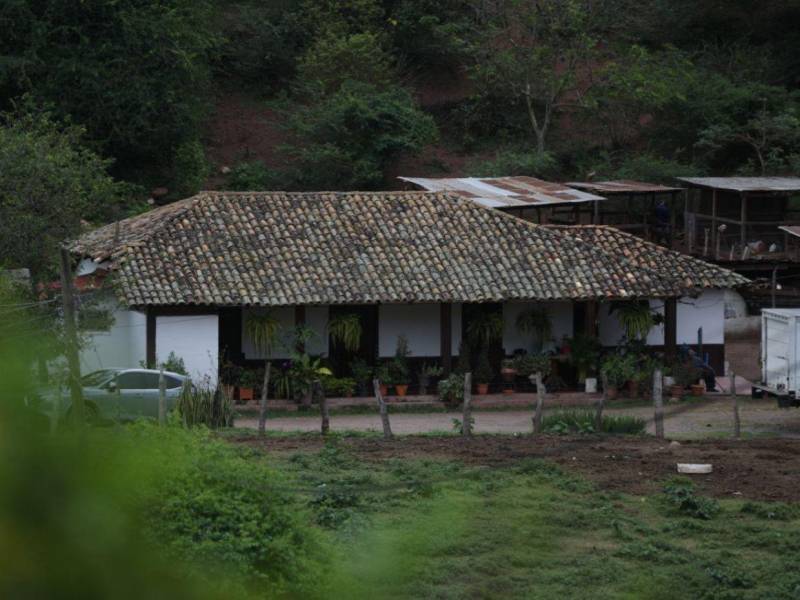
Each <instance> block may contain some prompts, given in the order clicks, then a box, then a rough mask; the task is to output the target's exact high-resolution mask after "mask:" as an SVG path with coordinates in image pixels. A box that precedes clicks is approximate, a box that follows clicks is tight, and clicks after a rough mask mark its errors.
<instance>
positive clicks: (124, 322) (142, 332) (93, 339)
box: [80, 300, 147, 373]
mask: <svg viewBox="0 0 800 600" xmlns="http://www.w3.org/2000/svg"><path fill="white" fill-rule="evenodd" d="M102 307H103V308H105V309H106V310H109V311H111V313H112V316H113V318H114V323H113V325H112V326H111V328H110V329H109V330H108V331H91V332H87V333H86V336H85V339H86V343H85V345H84V347H83V348H82V349H81V352H80V360H81V373H91V372H92V371H97V370H98V369H107V368H111V367H122V368H134V367H138V366H139V363H140V361H143V360H145V348H146V346H147V329H146V324H147V323H146V322H147V319H146V317H145V315H144V313H142V312H138V311H135V310H127V309H125V308H121V307H120V306H118V304H117V303H116V302H115V301H112V300H109V301H108V302H105V303H104V304H103V305H102Z"/></svg>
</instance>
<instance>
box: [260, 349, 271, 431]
mask: <svg viewBox="0 0 800 600" xmlns="http://www.w3.org/2000/svg"><path fill="white" fill-rule="evenodd" d="M271 370H272V363H271V362H269V361H267V364H266V365H264V383H263V384H262V386H261V401H260V402H259V403H258V433H260V434H263V433H264V432H266V430H267V394H269V373H270V371H271Z"/></svg>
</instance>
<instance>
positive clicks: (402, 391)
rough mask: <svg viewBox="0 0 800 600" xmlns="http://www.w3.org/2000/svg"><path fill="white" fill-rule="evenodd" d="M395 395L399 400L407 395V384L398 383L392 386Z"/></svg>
mask: <svg viewBox="0 0 800 600" xmlns="http://www.w3.org/2000/svg"><path fill="white" fill-rule="evenodd" d="M394 391H395V393H396V394H397V395H398V396H400V397H401V398H402V397H403V396H405V395H406V394H407V393H408V384H407V383H398V384H396V385H395V386H394Z"/></svg>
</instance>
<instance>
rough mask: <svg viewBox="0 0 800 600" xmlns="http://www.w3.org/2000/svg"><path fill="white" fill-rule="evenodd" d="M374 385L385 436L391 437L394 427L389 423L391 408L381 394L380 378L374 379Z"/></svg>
mask: <svg viewBox="0 0 800 600" xmlns="http://www.w3.org/2000/svg"><path fill="white" fill-rule="evenodd" d="M372 385H373V387H374V388H375V399H376V400H377V401H378V410H380V413H381V424H382V425H383V437H384V439H387V440H388V439H389V438H391V437H392V427H391V425H389V410H388V407H387V406H386V402H385V401H384V399H383V396H382V395H381V382H380V381H379V380H378V379H373V380H372Z"/></svg>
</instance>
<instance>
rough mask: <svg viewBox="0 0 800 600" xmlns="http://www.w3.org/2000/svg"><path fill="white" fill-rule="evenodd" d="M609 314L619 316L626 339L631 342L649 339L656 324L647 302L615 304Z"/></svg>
mask: <svg viewBox="0 0 800 600" xmlns="http://www.w3.org/2000/svg"><path fill="white" fill-rule="evenodd" d="M609 314H616V315H617V319H618V320H619V323H620V325H622V328H623V329H624V330H625V338H626V339H627V340H629V341H633V340H644V339H647V334H649V333H650V330H651V329H652V328H653V326H655V324H656V321H655V317H654V316H653V313H652V312H651V311H650V305H649V304H648V303H647V301H642V302H636V301H634V302H615V303H613V304H612V305H611V310H609Z"/></svg>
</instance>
